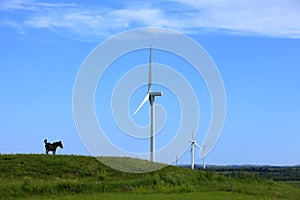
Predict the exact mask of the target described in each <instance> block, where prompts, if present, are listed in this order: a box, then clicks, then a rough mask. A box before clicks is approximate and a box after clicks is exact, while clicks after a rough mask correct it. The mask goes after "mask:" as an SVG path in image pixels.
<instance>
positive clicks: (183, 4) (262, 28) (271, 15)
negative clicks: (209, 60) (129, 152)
mask: <svg viewBox="0 0 300 200" xmlns="http://www.w3.org/2000/svg"><path fill="white" fill-rule="evenodd" d="M0 5H1V8H0V12H1V10H2V12H5V13H8V14H10V13H16V16H17V17H11V18H12V19H11V18H9V17H8V19H4V20H2V23H1V24H2V25H3V24H5V23H4V22H5V20H6V21H10V22H12V21H13V20H14V22H13V23H10V24H13V25H14V27H18V29H19V32H22V31H20V30H22V28H23V32H24V29H26V28H44V29H49V30H51V31H54V32H55V33H58V34H62V35H64V34H65V33H63V32H68V33H72V34H73V35H77V37H78V38H95V37H99V36H108V35H111V34H114V33H117V32H120V31H124V30H128V29H131V28H138V27H144V26H156V27H164V28H171V29H176V30H178V31H182V32H184V33H196V34H197V33H199V32H205V31H207V30H209V31H215V32H220V31H226V32H227V33H231V34H253V35H263V36H272V37H285V38H300V20H299V19H300V3H298V1H297V0H294V1H293V0H286V1H279V0H277V1H276V0H273V1H269V0H260V1H259V0H251V1H250V0H249V1H239V0H227V1H221V0H210V1H198V0H169V1H163V2H161V1H157V2H155V1H154V2H152V3H148V4H140V3H137V2H129V3H126V4H124V5H118V8H114V7H111V6H109V5H106V6H94V7H88V6H86V5H82V4H76V3H49V2H37V1H34V0H11V1H3V2H2V1H1V2H0ZM19 11H31V12H26V13H25V14H20V15H18V12H19ZM13 16H15V15H13ZM6 25H8V23H6ZM20 27H21V28H20Z"/></svg>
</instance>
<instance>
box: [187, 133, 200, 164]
mask: <svg viewBox="0 0 300 200" xmlns="http://www.w3.org/2000/svg"><path fill="white" fill-rule="evenodd" d="M189 142H190V143H191V169H194V166H195V146H196V147H198V148H200V146H199V145H198V144H197V142H196V141H195V131H194V130H193V132H192V140H190V141H189Z"/></svg>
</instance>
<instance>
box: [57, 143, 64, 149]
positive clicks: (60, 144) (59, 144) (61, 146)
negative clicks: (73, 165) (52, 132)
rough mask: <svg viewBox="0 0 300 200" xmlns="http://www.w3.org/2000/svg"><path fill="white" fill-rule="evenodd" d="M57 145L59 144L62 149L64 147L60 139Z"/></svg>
mask: <svg viewBox="0 0 300 200" xmlns="http://www.w3.org/2000/svg"><path fill="white" fill-rule="evenodd" d="M58 146H59V147H60V148H62V149H63V148H64V147H63V145H62V143H61V141H59V142H58Z"/></svg>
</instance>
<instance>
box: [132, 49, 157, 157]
mask: <svg viewBox="0 0 300 200" xmlns="http://www.w3.org/2000/svg"><path fill="white" fill-rule="evenodd" d="M151 65H152V48H151V47H150V58H149V73H148V91H147V94H146V96H145V98H144V100H143V101H142V103H141V104H140V105H139V107H138V108H137V109H136V111H135V112H134V113H133V115H135V114H136V113H137V112H138V111H139V110H140V108H141V107H142V106H143V105H144V104H145V103H146V101H147V100H149V102H150V106H151V127H150V161H155V103H154V101H155V97H156V96H162V92H153V91H151V85H152V66H151Z"/></svg>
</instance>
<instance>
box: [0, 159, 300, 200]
mask: <svg viewBox="0 0 300 200" xmlns="http://www.w3.org/2000/svg"><path fill="white" fill-rule="evenodd" d="M114 159H116V158H114ZM117 160H119V162H120V163H124V164H126V163H127V164H128V163H132V162H134V163H135V165H136V167H137V169H138V168H139V162H138V161H137V160H136V159H134V160H132V159H130V158H117ZM120 160H121V161H120ZM140 163H141V165H145V162H144V161H141V162H140ZM0 173H1V174H0V199H17V198H20V199H49V197H50V198H52V197H55V198H56V199H59V198H60V199H100V198H101V199H122V198H123V199H140V198H143V199H153V198H155V199H203V198H206V199H226V198H227V199H299V198H300V188H298V187H296V186H293V185H290V184H285V183H282V182H274V181H272V180H267V179H263V178H260V177H258V176H255V175H253V174H251V173H249V174H248V173H247V174H243V175H242V176H237V177H231V176H226V175H223V174H219V173H215V172H211V171H201V170H194V171H193V170H190V169H185V168H180V167H174V166H167V167H165V168H163V169H161V170H158V171H155V172H148V173H138V174H132V173H125V172H120V171H117V170H113V169H111V168H109V167H107V166H105V165H103V164H101V162H99V161H98V160H96V159H95V158H94V157H87V156H66V155H64V156H61V155H56V156H53V155H37V154H30V155H24V154H18V155H0Z"/></svg>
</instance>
